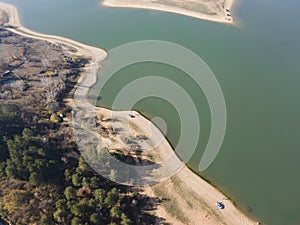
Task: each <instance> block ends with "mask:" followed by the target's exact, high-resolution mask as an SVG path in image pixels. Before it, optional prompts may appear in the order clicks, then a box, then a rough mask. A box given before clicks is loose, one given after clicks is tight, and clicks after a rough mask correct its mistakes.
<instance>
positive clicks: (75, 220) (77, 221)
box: [71, 217, 83, 225]
mask: <svg viewBox="0 0 300 225" xmlns="http://www.w3.org/2000/svg"><path fill="white" fill-rule="evenodd" d="M82 224H83V223H82V220H81V219H79V218H78V217H74V218H73V219H72V221H71V225H82Z"/></svg>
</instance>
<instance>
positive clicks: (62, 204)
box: [55, 199, 68, 211]
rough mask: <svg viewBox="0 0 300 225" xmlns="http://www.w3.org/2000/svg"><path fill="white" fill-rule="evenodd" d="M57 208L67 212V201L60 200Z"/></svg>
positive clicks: (56, 204)
mask: <svg viewBox="0 0 300 225" xmlns="http://www.w3.org/2000/svg"><path fill="white" fill-rule="evenodd" d="M55 206H56V208H57V209H61V210H63V211H66V210H67V208H68V207H67V201H66V199H58V200H57V202H56V203H55Z"/></svg>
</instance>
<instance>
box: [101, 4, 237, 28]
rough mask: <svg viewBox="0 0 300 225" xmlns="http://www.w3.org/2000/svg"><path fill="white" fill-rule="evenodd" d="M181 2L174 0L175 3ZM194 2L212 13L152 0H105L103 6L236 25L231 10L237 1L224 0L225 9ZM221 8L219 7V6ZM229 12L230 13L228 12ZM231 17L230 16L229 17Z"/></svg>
mask: <svg viewBox="0 0 300 225" xmlns="http://www.w3.org/2000/svg"><path fill="white" fill-rule="evenodd" d="M176 1H178V2H179V3H181V1H180V0H174V2H176ZM194 2H196V3H197V2H201V3H203V4H205V6H208V9H211V11H210V12H208V11H207V12H206V13H205V12H201V11H198V12H197V11H192V10H188V9H183V8H180V7H178V6H173V5H170V4H158V3H155V2H154V1H150V0H104V1H103V2H102V3H101V4H102V5H104V6H106V7H116V8H137V9H148V10H157V11H163V12H169V13H176V14H181V15H185V16H190V17H194V18H198V19H203V20H208V21H213V22H217V23H226V24H234V23H235V20H234V18H233V17H232V14H231V9H232V7H233V5H234V2H235V0H224V3H223V4H224V7H221V8H220V7H216V6H215V5H210V3H207V2H205V1H201V0H200V1H199V0H194ZM218 6H219V5H218ZM227 10H229V11H227ZM228 15H230V16H228Z"/></svg>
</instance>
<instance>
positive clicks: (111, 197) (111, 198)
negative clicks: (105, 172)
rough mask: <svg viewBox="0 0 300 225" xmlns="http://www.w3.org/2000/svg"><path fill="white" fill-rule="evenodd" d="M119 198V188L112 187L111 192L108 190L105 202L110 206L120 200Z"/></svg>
mask: <svg viewBox="0 0 300 225" xmlns="http://www.w3.org/2000/svg"><path fill="white" fill-rule="evenodd" d="M118 199H119V191H118V189H117V188H113V189H111V191H110V192H108V194H107V196H106V198H105V199H104V204H106V205H108V206H113V205H114V204H116V203H117V202H118Z"/></svg>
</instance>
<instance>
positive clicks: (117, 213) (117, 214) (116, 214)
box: [109, 206, 121, 220]
mask: <svg viewBox="0 0 300 225" xmlns="http://www.w3.org/2000/svg"><path fill="white" fill-rule="evenodd" d="M109 213H110V216H111V217H112V218H113V219H115V220H118V219H120V218H121V210H120V206H114V207H112V208H111V210H110V211H109Z"/></svg>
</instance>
